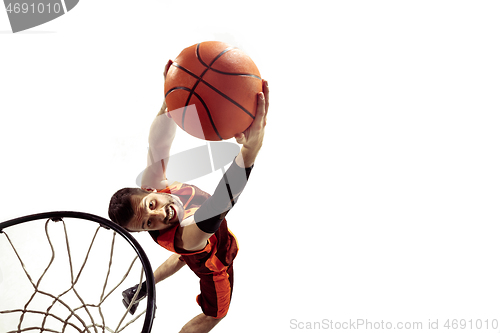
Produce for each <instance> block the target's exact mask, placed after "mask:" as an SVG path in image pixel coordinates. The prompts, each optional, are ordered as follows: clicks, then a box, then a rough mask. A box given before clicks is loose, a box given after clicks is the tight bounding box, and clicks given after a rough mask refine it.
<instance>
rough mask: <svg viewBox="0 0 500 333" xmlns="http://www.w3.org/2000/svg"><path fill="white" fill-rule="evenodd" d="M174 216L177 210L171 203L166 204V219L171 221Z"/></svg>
mask: <svg viewBox="0 0 500 333" xmlns="http://www.w3.org/2000/svg"><path fill="white" fill-rule="evenodd" d="M176 216H177V212H176V211H175V209H174V208H173V207H172V205H170V206H168V208H167V218H168V221H172V220H173V219H174V218H175V217H176Z"/></svg>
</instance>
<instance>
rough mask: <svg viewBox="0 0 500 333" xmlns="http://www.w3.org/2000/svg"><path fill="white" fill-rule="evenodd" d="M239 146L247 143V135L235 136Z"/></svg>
mask: <svg viewBox="0 0 500 333" xmlns="http://www.w3.org/2000/svg"><path fill="white" fill-rule="evenodd" d="M234 138H235V139H236V142H237V143H238V144H243V143H244V142H245V133H238V134H236V135H235V136H234Z"/></svg>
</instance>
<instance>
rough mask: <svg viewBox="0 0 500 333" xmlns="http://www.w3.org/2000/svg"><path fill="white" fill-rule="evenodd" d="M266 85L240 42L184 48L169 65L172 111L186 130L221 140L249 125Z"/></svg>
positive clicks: (167, 94) (167, 96) (168, 91)
mask: <svg viewBox="0 0 500 333" xmlns="http://www.w3.org/2000/svg"><path fill="white" fill-rule="evenodd" d="M261 91H262V80H261V78H260V73H259V70H258V69H257V66H256V65H255V63H254V62H253V61H252V59H251V58H250V57H249V56H248V55H246V54H245V53H244V52H243V51H241V50H239V49H238V48H235V47H232V46H230V45H228V44H225V43H222V42H203V43H199V44H196V45H192V46H190V47H188V48H185V49H184V50H183V51H182V52H181V53H180V54H179V56H178V57H177V58H175V60H174V61H173V62H172V61H169V63H168V64H167V67H166V68H165V103H166V105H167V108H168V112H169V116H171V117H172V119H173V120H174V121H175V122H176V124H177V125H178V126H179V127H181V128H182V129H183V130H184V131H186V132H187V133H189V134H191V135H193V136H195V137H197V138H200V139H204V140H210V141H219V140H226V139H230V138H232V137H234V136H235V135H236V134H237V133H241V132H243V131H245V130H246V129H247V128H248V127H249V126H250V124H251V123H252V121H253V119H254V118H255V112H256V107H257V93H259V92H261Z"/></svg>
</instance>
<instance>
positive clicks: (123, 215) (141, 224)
mask: <svg viewBox="0 0 500 333" xmlns="http://www.w3.org/2000/svg"><path fill="white" fill-rule="evenodd" d="M168 65H169V64H167V66H166V68H165V72H164V76H165V73H166V72H167V70H168ZM262 90H263V92H262V93H259V94H257V96H256V98H257V113H256V116H255V119H254V121H253V123H252V124H251V125H250V127H249V128H248V129H246V130H245V131H244V132H243V133H239V134H236V135H235V139H236V142H238V143H239V144H240V145H241V148H240V152H239V154H238V155H237V156H236V157H235V159H234V160H233V163H232V164H231V166H230V167H229V168H228V169H227V171H226V172H225V174H224V176H223V178H222V179H221V181H220V182H219V185H218V186H217V188H216V189H215V192H214V194H213V195H212V196H210V195H209V194H207V193H206V192H203V191H202V190H200V189H199V188H197V187H196V186H192V185H187V184H182V183H177V182H175V181H173V180H170V179H167V178H166V172H165V171H166V168H167V165H168V160H169V157H168V156H169V152H170V147H171V145H172V142H173V139H174V137H175V131H176V127H177V125H176V124H175V122H174V121H173V120H172V119H171V118H170V117H169V116H168V113H167V110H166V105H165V102H164V103H163V106H162V108H161V110H160V112H159V113H158V116H157V117H156V119H155V120H154V121H153V123H152V125H151V129H150V134H149V146H150V148H149V152H148V168H147V169H146V170H145V171H144V173H143V177H142V183H141V186H142V188H141V189H140V188H125V189H121V190H120V191H118V192H116V193H115V194H114V195H113V197H112V198H111V201H110V205H109V217H110V218H111V220H112V221H114V222H115V223H118V224H120V225H121V226H123V227H125V228H126V229H127V230H129V231H131V232H139V231H148V232H149V233H150V235H151V237H152V238H153V239H154V240H155V241H156V242H157V243H158V244H160V245H161V246H162V247H164V248H166V249H167V250H169V251H172V252H174V254H173V255H171V256H170V257H169V258H168V259H167V260H166V261H165V262H164V263H163V264H162V265H160V267H158V269H156V271H155V272H154V277H155V283H158V282H160V281H162V280H164V279H166V278H167V277H169V276H171V275H172V274H174V273H175V272H177V271H178V270H179V269H181V268H182V267H183V266H185V265H187V266H188V267H189V268H190V269H191V270H192V271H193V272H194V273H195V274H196V275H197V276H198V277H199V278H200V289H201V292H200V294H199V295H198V296H197V298H196V301H197V302H198V304H199V305H200V307H201V309H202V313H201V314H199V315H198V316H196V317H194V318H193V319H192V320H191V321H189V322H188V323H187V324H186V325H184V327H183V328H182V330H181V332H183V333H187V332H197V333H201V332H208V331H210V330H211V329H212V328H213V327H214V326H215V325H217V324H218V323H219V322H220V321H221V320H222V318H224V317H225V316H226V314H227V312H228V309H229V304H230V301H231V295H232V291H233V259H234V258H235V256H236V254H237V252H238V244H237V241H236V239H235V237H234V235H233V234H232V233H231V231H230V230H229V229H228V227H227V221H226V219H225V216H226V214H227V213H228V211H229V210H230V209H231V208H232V207H233V206H234V204H235V203H236V202H237V200H238V197H239V195H240V194H241V192H242V191H243V189H244V187H245V184H246V182H247V179H248V177H249V175H250V172H251V170H252V168H253V165H254V162H255V159H256V157H257V154H258V152H259V150H260V148H261V146H262V142H263V139H264V128H265V126H266V117H267V112H268V108H269V88H268V84H267V82H266V81H265V80H262ZM138 288H139V285H137V286H135V287H133V288H129V289H127V290H126V291H124V292H123V296H124V299H123V303H124V305H125V306H126V307H128V306H129V304H130V302H131V300H132V298H133V297H134V294H135V292H136V291H137V289H138ZM145 297H146V283H145V282H144V283H143V284H142V286H141V288H140V292H139V296H138V297H137V300H136V301H135V303H134V304H133V305H132V307H131V309H130V311H131V313H134V312H135V310H136V308H137V303H138V302H139V301H140V300H142V299H144V298H145Z"/></svg>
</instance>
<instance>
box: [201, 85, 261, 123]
mask: <svg viewBox="0 0 500 333" xmlns="http://www.w3.org/2000/svg"><path fill="white" fill-rule="evenodd" d="M201 81H202V82H203V83H205V84H206V85H207V86H208V87H209V88H211V89H212V90H214V91H215V92H216V93H218V94H219V95H221V96H222V97H224V98H225V99H227V100H228V101H229V102H231V103H233V104H234V105H236V106H237V107H239V108H240V109H241V110H242V111H243V112H245V113H246V114H247V115H249V116H250V117H252V119H255V116H254V115H253V114H252V113H250V112H248V111H247V109H245V108H244V107H243V106H242V105H240V104H238V102H236V101H235V100H233V99H232V98H231V97H229V96H228V95H226V94H224V93H223V92H222V91H220V90H218V89H217V88H215V87H214V86H212V85H211V84H210V83H208V82H206V81H205V80H201Z"/></svg>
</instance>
